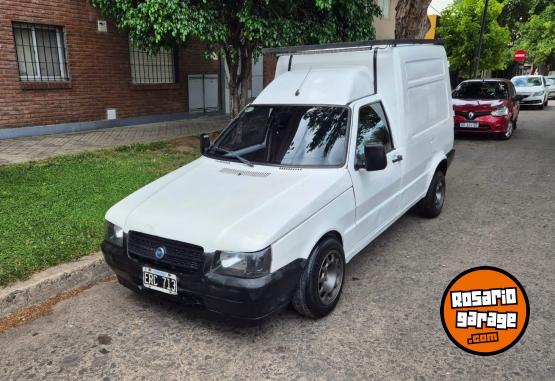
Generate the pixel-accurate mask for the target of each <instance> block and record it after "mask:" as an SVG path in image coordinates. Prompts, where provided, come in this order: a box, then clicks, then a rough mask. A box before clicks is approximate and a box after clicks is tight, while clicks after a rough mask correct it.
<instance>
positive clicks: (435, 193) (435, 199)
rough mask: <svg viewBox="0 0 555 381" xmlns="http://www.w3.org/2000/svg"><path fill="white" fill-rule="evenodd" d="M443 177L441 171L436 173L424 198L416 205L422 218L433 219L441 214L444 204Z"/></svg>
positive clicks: (444, 187)
mask: <svg viewBox="0 0 555 381" xmlns="http://www.w3.org/2000/svg"><path fill="white" fill-rule="evenodd" d="M445 190H446V185H445V175H444V174H443V172H442V171H436V173H434V177H433V178H432V182H431V183H430V187H429V188H428V192H427V193H426V197H424V198H423V199H422V200H420V202H419V203H418V212H419V213H420V215H421V216H422V217H426V218H435V217H437V216H439V214H440V213H441V209H443V204H444V203H445Z"/></svg>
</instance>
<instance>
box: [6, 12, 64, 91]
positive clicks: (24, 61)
mask: <svg viewBox="0 0 555 381" xmlns="http://www.w3.org/2000/svg"><path fill="white" fill-rule="evenodd" d="M12 26H13V34H14V41H15V50H16V54H17V65H18V67H19V78H20V79H21V80H22V81H40V82H45V81H67V80H68V79H69V73H68V67H67V66H68V65H67V58H66V49H65V40H64V30H63V28H62V27H59V26H51V25H42V24H27V23H20V22H14V23H13V24H12Z"/></svg>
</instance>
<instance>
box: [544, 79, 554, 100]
mask: <svg viewBox="0 0 555 381" xmlns="http://www.w3.org/2000/svg"><path fill="white" fill-rule="evenodd" d="M545 82H546V83H547V88H548V91H549V95H548V98H549V99H555V75H554V76H553V77H545Z"/></svg>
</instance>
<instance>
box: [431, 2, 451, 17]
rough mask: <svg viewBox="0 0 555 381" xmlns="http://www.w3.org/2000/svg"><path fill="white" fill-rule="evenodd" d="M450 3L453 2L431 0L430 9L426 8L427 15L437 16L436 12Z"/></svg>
mask: <svg viewBox="0 0 555 381" xmlns="http://www.w3.org/2000/svg"><path fill="white" fill-rule="evenodd" d="M452 2H453V0H432V3H431V4H430V8H428V13H431V14H438V12H441V11H442V10H443V8H445V7H446V6H448V5H449V4H451V3H452Z"/></svg>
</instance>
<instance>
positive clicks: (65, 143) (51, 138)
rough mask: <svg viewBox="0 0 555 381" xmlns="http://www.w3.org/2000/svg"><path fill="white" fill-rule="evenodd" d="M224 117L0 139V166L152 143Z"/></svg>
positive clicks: (210, 126) (220, 124)
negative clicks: (100, 149)
mask: <svg viewBox="0 0 555 381" xmlns="http://www.w3.org/2000/svg"><path fill="white" fill-rule="evenodd" d="M228 122H229V118H228V117H227V116H211V117H199V118H194V119H183V120H176V121H170V122H159V123H150V124H142V125H136V126H130V127H115V128H106V129H101V130H92V131H86V132H79V133H73V134H58V135H47V136H36V137H29V138H19V139H4V140H0V165H2V164H10V163H22V162H25V161H29V160H40V159H46V158H48V157H51V156H56V155H65V154H68V153H75V152H82V151H90V150H96V149H99V148H107V147H116V146H121V145H127V144H134V143H152V142H159V141H163V140H170V139H174V138H178V137H183V136H192V135H198V134H200V133H202V132H214V131H219V130H221V129H223V128H224V127H225V126H226V124H227V123H228Z"/></svg>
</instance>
